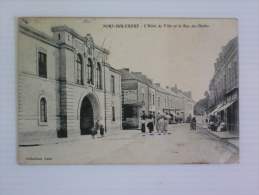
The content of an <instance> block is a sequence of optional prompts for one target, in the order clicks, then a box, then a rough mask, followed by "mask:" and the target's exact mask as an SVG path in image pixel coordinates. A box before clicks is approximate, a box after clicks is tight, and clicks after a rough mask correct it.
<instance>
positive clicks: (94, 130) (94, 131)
mask: <svg viewBox="0 0 259 195" xmlns="http://www.w3.org/2000/svg"><path fill="white" fill-rule="evenodd" d="M91 132H92V138H93V139H94V136H95V134H96V129H95V128H94V127H92V128H91Z"/></svg>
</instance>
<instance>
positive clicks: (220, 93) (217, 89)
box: [209, 37, 239, 134]
mask: <svg viewBox="0 0 259 195" xmlns="http://www.w3.org/2000/svg"><path fill="white" fill-rule="evenodd" d="M214 70H215V72H214V76H213V78H212V79H211V82H210V85H209V90H210V101H209V107H210V110H211V111H212V112H211V113H210V115H212V116H215V117H213V120H214V121H215V122H216V124H219V123H220V122H222V121H224V122H225V123H226V124H227V125H226V129H227V130H228V131H230V132H232V133H234V134H238V133H239V106H238V99H239V98H238V96H239V95H238V88H239V84H238V80H239V79H238V78H239V74H238V38H237V37H235V38H234V39H232V40H230V41H229V42H228V44H227V45H226V46H224V47H222V52H221V53H219V57H218V58H217V59H216V63H214Z"/></svg>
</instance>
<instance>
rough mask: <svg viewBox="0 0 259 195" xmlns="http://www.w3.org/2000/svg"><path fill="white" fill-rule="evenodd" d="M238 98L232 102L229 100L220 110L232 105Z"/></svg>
mask: <svg viewBox="0 0 259 195" xmlns="http://www.w3.org/2000/svg"><path fill="white" fill-rule="evenodd" d="M235 101H236V100H234V101H232V102H228V103H226V104H225V105H224V106H222V107H221V108H220V109H219V110H218V111H222V110H225V109H226V108H227V107H229V106H231V104H233V103H234V102H235Z"/></svg>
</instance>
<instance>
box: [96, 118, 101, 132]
mask: <svg viewBox="0 0 259 195" xmlns="http://www.w3.org/2000/svg"><path fill="white" fill-rule="evenodd" d="M99 129H100V121H99V120H97V121H96V123H95V130H96V134H98V130H99Z"/></svg>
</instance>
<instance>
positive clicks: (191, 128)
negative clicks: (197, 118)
mask: <svg viewBox="0 0 259 195" xmlns="http://www.w3.org/2000/svg"><path fill="white" fill-rule="evenodd" d="M190 130H193V126H192V119H191V118H190Z"/></svg>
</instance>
